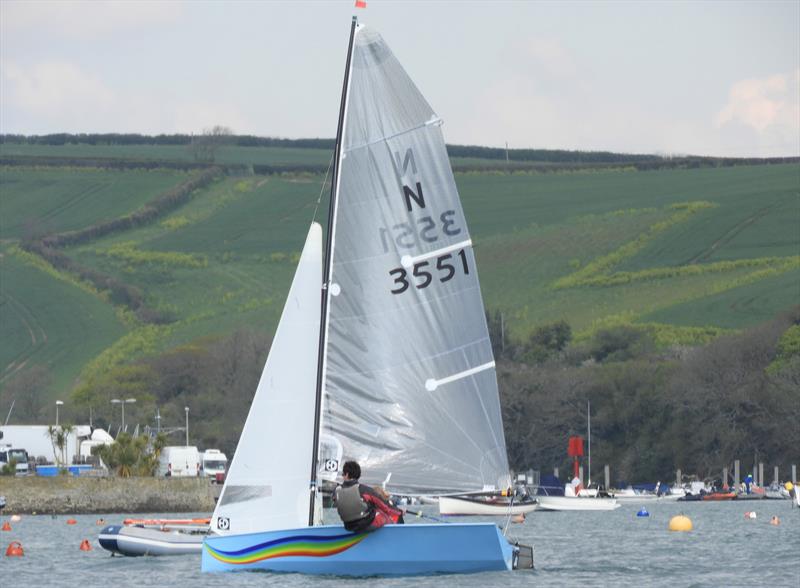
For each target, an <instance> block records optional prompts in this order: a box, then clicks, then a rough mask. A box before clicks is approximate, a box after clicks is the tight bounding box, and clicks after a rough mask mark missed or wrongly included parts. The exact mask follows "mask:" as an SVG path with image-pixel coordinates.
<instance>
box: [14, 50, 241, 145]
mask: <svg viewBox="0 0 800 588" xmlns="http://www.w3.org/2000/svg"><path fill="white" fill-rule="evenodd" d="M0 71H2V74H1V75H0V82H2V83H0V102H2V109H0V112H2V122H3V125H2V126H3V127H4V128H3V129H2V130H3V132H22V133H36V132H77V133H81V132H87V133H90V132H139V133H171V132H184V133H190V132H199V131H201V130H202V129H204V128H206V127H211V126H213V125H215V124H220V125H225V126H229V127H231V128H233V129H234V131H239V132H242V130H246V129H248V128H249V122H248V120H247V119H246V117H244V116H242V115H241V114H240V109H239V108H237V107H236V105H234V104H232V103H230V101H229V100H226V99H224V98H217V97H214V96H211V97H209V98H206V99H205V100H203V99H198V98H197V97H194V96H189V97H187V96H186V95H179V94H177V93H161V92H159V93H154V92H148V91H145V90H143V91H140V92H133V93H131V92H124V93H121V92H117V91H114V90H112V89H111V88H109V87H108V85H107V84H106V83H104V81H103V80H102V79H101V78H100V77H97V76H96V75H93V74H92V73H91V72H88V71H86V70H84V69H82V68H81V67H79V66H78V65H76V64H75V63H71V62H68V61H63V60H59V61H42V62H38V63H33V64H30V65H27V64H26V65H25V66H22V65H21V64H19V63H18V62H15V61H4V62H2V63H0ZM6 127H7V128H6Z"/></svg>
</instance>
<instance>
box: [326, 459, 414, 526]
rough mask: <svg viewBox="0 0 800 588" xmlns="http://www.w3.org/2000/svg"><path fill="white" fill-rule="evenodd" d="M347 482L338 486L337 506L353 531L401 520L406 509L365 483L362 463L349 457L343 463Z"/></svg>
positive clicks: (344, 476)
mask: <svg viewBox="0 0 800 588" xmlns="http://www.w3.org/2000/svg"><path fill="white" fill-rule="evenodd" d="M342 477H343V478H344V482H342V485H341V486H339V487H338V488H336V495H335V500H336V510H338V511H339V517H340V518H341V519H342V521H343V522H344V528H345V529H347V530H348V531H352V532H354V533H361V532H363V531H374V530H375V529H379V528H381V527H382V526H384V525H391V524H393V523H400V524H402V523H403V522H404V521H403V511H402V510H400V509H398V508H395V507H394V506H393V505H392V504H391V503H390V502H389V501H388V500H387V499H386V498H384V497H383V496H381V495H380V493H378V492H377V491H376V490H374V489H373V488H370V487H369V486H367V485H366V484H360V483H359V482H358V479H359V478H360V477H361V466H359V465H358V463H356V462H355V461H347V462H345V464H344V466H343V467H342Z"/></svg>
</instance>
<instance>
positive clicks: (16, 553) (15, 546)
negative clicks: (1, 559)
mask: <svg viewBox="0 0 800 588" xmlns="http://www.w3.org/2000/svg"><path fill="white" fill-rule="evenodd" d="M6 555H7V556H8V557H22V556H23V555H25V552H24V551H22V543H20V542H19V541H12V542H11V543H9V544H8V549H6Z"/></svg>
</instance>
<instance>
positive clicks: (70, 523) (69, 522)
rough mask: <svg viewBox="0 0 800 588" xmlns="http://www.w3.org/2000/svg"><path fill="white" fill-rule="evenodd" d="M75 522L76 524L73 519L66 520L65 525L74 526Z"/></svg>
mask: <svg viewBox="0 0 800 588" xmlns="http://www.w3.org/2000/svg"><path fill="white" fill-rule="evenodd" d="M77 522H78V521H76V520H75V519H67V524H68V525H74V524H76V523H77Z"/></svg>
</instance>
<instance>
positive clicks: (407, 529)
mask: <svg viewBox="0 0 800 588" xmlns="http://www.w3.org/2000/svg"><path fill="white" fill-rule="evenodd" d="M515 552H516V547H515V546H513V545H512V544H511V543H509V542H508V540H507V539H506V538H505V537H503V535H502V534H501V533H500V531H499V529H498V528H497V526H496V525H494V524H491V523H473V524H456V523H452V524H431V525H423V524H420V525H413V524H409V525H388V526H386V527H383V528H381V529H378V530H377V531H373V532H371V533H360V534H355V533H350V532H348V531H346V530H345V529H344V528H343V527H342V526H339V525H336V526H322V527H305V528H300V529H289V530H283V531H270V532H264V533H250V534H245V535H227V536H209V537H207V538H206V539H205V541H204V542H203V557H202V570H203V571H204V572H229V571H237V570H269V571H274V572H299V573H304V574H334V575H342V576H376V575H378V576H391V575H418V574H440V573H445V574H446V573H470V572H484V571H494V570H500V571H502V570H511V569H512V567H513V564H514V556H515Z"/></svg>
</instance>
